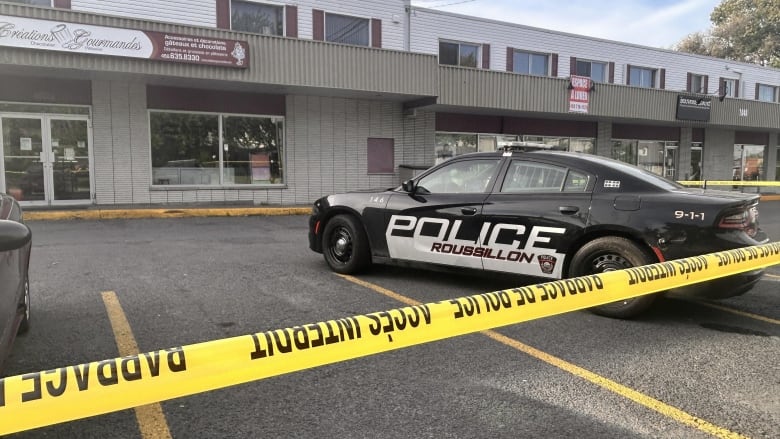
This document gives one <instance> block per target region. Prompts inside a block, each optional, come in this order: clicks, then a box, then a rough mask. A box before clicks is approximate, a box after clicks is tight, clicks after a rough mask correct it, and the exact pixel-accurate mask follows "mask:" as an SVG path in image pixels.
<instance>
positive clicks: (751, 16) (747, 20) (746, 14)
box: [675, 0, 780, 67]
mask: <svg viewBox="0 0 780 439" xmlns="http://www.w3.org/2000/svg"><path fill="white" fill-rule="evenodd" d="M710 21H711V22H712V25H713V26H712V28H711V29H709V30H707V31H703V32H695V33H692V34H690V35H688V36H686V37H685V38H683V39H682V40H681V41H680V42H679V43H677V45H676V46H675V49H677V50H679V51H681V52H688V53H696V54H700V55H708V56H714V57H718V58H725V59H733V60H735V61H744V62H750V63H755V64H761V65H765V66H773V67H780V0H723V1H722V2H721V3H720V5H718V6H716V7H715V9H714V10H713V11H712V14H710Z"/></svg>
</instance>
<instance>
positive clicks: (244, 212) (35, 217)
mask: <svg viewBox="0 0 780 439" xmlns="http://www.w3.org/2000/svg"><path fill="white" fill-rule="evenodd" d="M761 201H780V194H775V195H762V196H761ZM310 213H311V207H304V206H298V207H213V208H188V207H185V208H180V209H177V208H161V209H146V208H138V209H74V210H26V211H25V212H24V219H25V220H26V221H58V220H77V219H83V220H109V219H142V218H194V217H209V216H211V217H224V216H280V215H308V214H310Z"/></svg>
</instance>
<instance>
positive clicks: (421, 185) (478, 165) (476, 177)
mask: <svg viewBox="0 0 780 439" xmlns="http://www.w3.org/2000/svg"><path fill="white" fill-rule="evenodd" d="M499 163H500V160H498V159H495V160H492V159H491V160H459V161H455V162H452V163H449V164H447V165H445V166H442V167H441V168H439V169H437V170H436V171H434V172H432V173H431V174H428V175H426V176H425V177H423V178H421V179H420V180H419V181H418V182H417V188H418V191H420V192H422V193H425V192H428V193H432V194H462V193H480V192H485V191H486V190H487V188H488V187H489V186H490V183H491V182H492V181H493V178H494V177H495V175H496V171H497V170H498V164H499Z"/></svg>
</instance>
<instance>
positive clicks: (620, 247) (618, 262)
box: [569, 236, 658, 319]
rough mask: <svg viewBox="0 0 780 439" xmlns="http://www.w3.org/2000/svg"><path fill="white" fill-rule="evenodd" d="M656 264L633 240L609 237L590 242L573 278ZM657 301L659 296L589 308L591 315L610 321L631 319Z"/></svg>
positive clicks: (577, 255)
mask: <svg viewBox="0 0 780 439" xmlns="http://www.w3.org/2000/svg"><path fill="white" fill-rule="evenodd" d="M654 262H657V261H655V260H654V259H653V257H652V256H651V255H649V254H648V252H646V251H644V250H642V249H641V248H640V247H639V246H637V245H636V244H634V243H633V242H631V241H630V240H628V239H626V238H620V237H617V236H606V237H603V238H597V239H594V240H593V241H590V242H588V243H587V244H585V245H583V246H582V248H580V249H579V250H578V251H577V253H575V254H574V257H573V258H572V260H571V265H570V268H569V276H570V277H577V276H586V275H589V274H597V273H604V272H607V271H615V270H622V269H624V268H631V267H638V266H641V265H647V264H652V263H654ZM657 297H658V294H648V295H644V296H639V297H634V298H631V299H625V300H620V301H617V302H612V303H607V304H605V305H600V306H596V307H593V308H589V311H591V312H593V313H594V314H599V315H602V316H606V317H612V318H619V319H629V318H633V317H636V316H638V315H640V314H642V313H643V312H644V311H646V310H647V309H648V308H649V307H650V305H652V304H653V302H654V301H655V299H656V298H657Z"/></svg>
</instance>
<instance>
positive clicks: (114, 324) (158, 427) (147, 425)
mask: <svg viewBox="0 0 780 439" xmlns="http://www.w3.org/2000/svg"><path fill="white" fill-rule="evenodd" d="M102 295H103V303H105V305H106V311H107V312H108V319H109V320H110V321H111V328H112V329H113V330H114V338H115V339H116V347H117V348H118V349H119V355H120V356H122V357H126V356H128V355H136V354H138V353H139V350H138V343H136V342H135V337H134V336H133V331H132V329H130V323H128V321H127V317H125V313H124V311H122V305H120V304H119V298H117V296H116V293H114V292H113V291H104V292H103V293H102ZM135 418H136V420H137V421H138V428H139V430H140V431H141V437H143V438H144V439H170V438H171V432H170V430H168V422H167V421H166V420H165V414H163V411H162V406H161V405H160V404H148V405H142V406H139V407H136V408H135Z"/></svg>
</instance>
